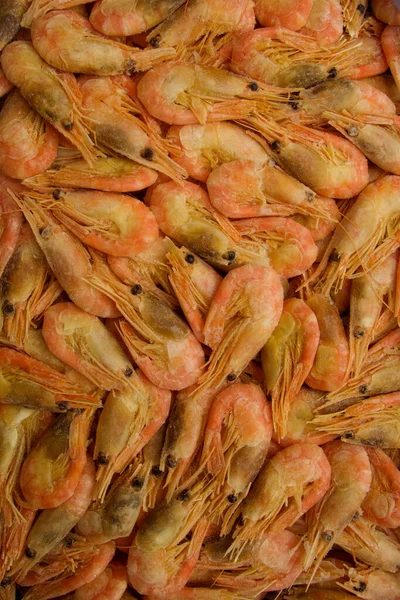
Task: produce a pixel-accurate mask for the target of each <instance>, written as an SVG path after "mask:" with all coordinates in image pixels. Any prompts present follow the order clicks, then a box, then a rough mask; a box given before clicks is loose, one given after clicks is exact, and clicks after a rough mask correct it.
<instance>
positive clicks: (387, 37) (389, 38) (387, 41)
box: [381, 25, 400, 87]
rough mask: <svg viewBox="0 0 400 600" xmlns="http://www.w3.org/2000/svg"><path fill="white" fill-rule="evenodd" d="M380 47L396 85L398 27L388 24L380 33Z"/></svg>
mask: <svg viewBox="0 0 400 600" xmlns="http://www.w3.org/2000/svg"><path fill="white" fill-rule="evenodd" d="M381 40H382V48H383V51H384V53H385V56H386V60H387V62H388V65H389V68H390V71H391V73H392V75H393V79H394V80H395V82H396V84H397V87H399V84H400V55H399V50H400V29H399V28H398V27H394V26H391V25H388V26H387V27H386V28H385V30H384V32H383V33H382V37H381Z"/></svg>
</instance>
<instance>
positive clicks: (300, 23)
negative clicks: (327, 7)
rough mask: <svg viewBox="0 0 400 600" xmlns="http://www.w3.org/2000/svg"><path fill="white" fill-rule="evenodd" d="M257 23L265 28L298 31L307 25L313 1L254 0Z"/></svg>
mask: <svg viewBox="0 0 400 600" xmlns="http://www.w3.org/2000/svg"><path fill="white" fill-rule="evenodd" d="M255 4H256V5H255V13H256V17H257V21H259V23H261V25H264V26H266V27H285V28H287V29H290V30H292V31H298V30H299V29H301V28H302V27H304V25H305V24H306V23H307V20H308V17H309V15H310V12H311V9H312V6H313V0H301V2H299V1H298V0H273V1H272V2H271V0H256V3H255Z"/></svg>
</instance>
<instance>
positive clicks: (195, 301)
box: [166, 239, 222, 343]
mask: <svg viewBox="0 0 400 600" xmlns="http://www.w3.org/2000/svg"><path fill="white" fill-rule="evenodd" d="M166 243H167V246H168V250H169V251H168V254H167V260H168V263H169V273H168V279H169V281H170V283H171V286H172V288H173V290H174V292H175V295H176V297H177V298H178V301H179V304H180V307H181V309H182V311H183V313H184V315H185V317H186V319H187V321H188V323H189V325H190V327H191V330H192V331H193V333H194V334H195V336H196V337H197V339H198V340H199V342H201V343H204V335H203V329H204V325H205V319H206V315H207V313H208V310H209V308H210V305H211V302H212V299H213V298H214V296H215V293H216V291H217V289H218V286H219V285H220V283H221V281H222V277H221V275H220V274H219V273H218V272H217V271H216V270H215V269H213V268H212V267H211V266H210V265H209V264H207V263H206V262H205V261H204V260H202V259H201V258H199V257H198V256H195V255H194V254H192V253H191V252H189V250H188V249H187V248H185V247H184V246H182V247H181V248H178V247H177V246H175V244H174V243H173V242H172V241H171V240H169V239H166Z"/></svg>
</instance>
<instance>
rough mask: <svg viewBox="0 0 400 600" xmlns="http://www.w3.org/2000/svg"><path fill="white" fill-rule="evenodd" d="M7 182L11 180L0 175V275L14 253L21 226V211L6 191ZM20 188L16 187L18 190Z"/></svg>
mask: <svg viewBox="0 0 400 600" xmlns="http://www.w3.org/2000/svg"><path fill="white" fill-rule="evenodd" d="M9 184H12V182H11V180H9V179H8V178H7V177H5V176H0V229H1V233H0V277H1V276H2V275H3V273H4V269H5V268H6V266H7V263H8V261H9V260H10V258H11V256H12V255H13V253H14V250H15V248H16V246H17V243H18V236H19V234H20V231H21V226H22V213H21V211H20V210H18V205H17V204H16V203H15V201H14V200H13V198H12V196H11V195H10V193H9V192H8V191H7V188H8V185H9ZM14 187H15V186H14ZM21 189H22V188H21V187H18V188H17V190H18V191H20V190H21Z"/></svg>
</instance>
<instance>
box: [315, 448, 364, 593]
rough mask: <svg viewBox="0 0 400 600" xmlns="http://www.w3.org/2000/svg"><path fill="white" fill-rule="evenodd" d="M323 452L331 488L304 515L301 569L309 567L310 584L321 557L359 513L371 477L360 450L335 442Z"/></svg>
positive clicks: (362, 451)
mask: <svg viewBox="0 0 400 600" xmlns="http://www.w3.org/2000/svg"><path fill="white" fill-rule="evenodd" d="M324 452H325V454H326V457H327V459H328V461H329V463H330V465H331V476H332V478H331V486H330V489H329V490H327V492H326V495H325V496H324V498H322V499H321V500H320V501H319V502H318V503H317V504H316V505H315V506H313V508H312V509H310V511H309V512H308V513H307V515H306V520H307V525H308V532H307V535H306V540H305V542H304V547H305V550H306V559H305V563H304V568H305V570H308V569H309V568H310V567H312V573H311V576H310V581H311V580H312V577H313V575H314V573H315V571H316V570H317V568H318V566H319V564H320V563H321V560H322V559H323V557H324V556H325V555H326V554H327V552H328V551H329V550H330V548H331V547H332V546H333V544H334V543H335V542H336V540H338V538H339V536H340V535H341V533H342V532H343V530H344V528H345V527H346V526H347V525H348V524H349V523H350V522H351V520H352V519H353V517H354V515H355V513H356V512H357V511H359V510H360V506H361V504H362V502H363V500H364V498H365V496H366V494H367V492H368V490H369V487H370V485H371V478H372V474H371V467H370V463H369V459H368V455H367V453H366V451H365V450H364V448H361V447H360V446H350V445H349V444H344V443H343V442H341V441H340V440H335V441H333V442H328V444H324Z"/></svg>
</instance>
